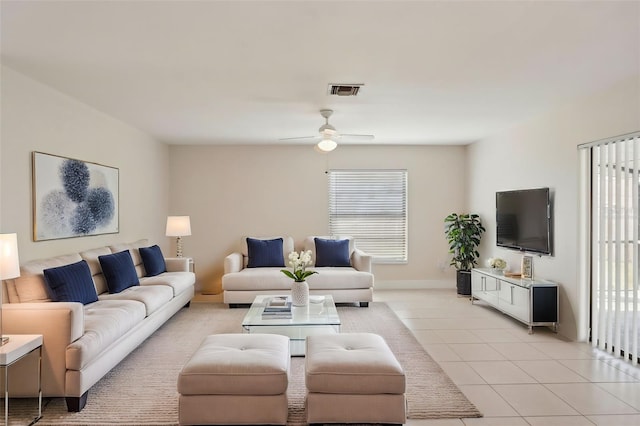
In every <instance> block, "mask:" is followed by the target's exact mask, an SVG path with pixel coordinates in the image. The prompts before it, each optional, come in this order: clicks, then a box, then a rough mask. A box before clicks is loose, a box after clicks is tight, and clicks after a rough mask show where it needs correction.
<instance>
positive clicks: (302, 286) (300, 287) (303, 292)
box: [291, 281, 309, 306]
mask: <svg viewBox="0 0 640 426" xmlns="http://www.w3.org/2000/svg"><path fill="white" fill-rule="evenodd" d="M291 304H292V305H293V306H307V305H308V304H309V284H307V282H306V281H294V282H293V285H291Z"/></svg>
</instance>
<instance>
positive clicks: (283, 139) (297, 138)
mask: <svg viewBox="0 0 640 426" xmlns="http://www.w3.org/2000/svg"><path fill="white" fill-rule="evenodd" d="M301 139H319V138H318V136H298V137H295V138H280V139H278V140H279V141H293V140H301Z"/></svg>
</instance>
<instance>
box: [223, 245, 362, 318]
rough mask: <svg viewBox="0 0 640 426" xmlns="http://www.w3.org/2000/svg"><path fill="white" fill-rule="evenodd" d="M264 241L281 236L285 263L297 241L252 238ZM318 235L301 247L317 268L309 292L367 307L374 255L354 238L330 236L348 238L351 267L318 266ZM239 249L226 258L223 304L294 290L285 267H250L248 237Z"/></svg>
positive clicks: (243, 301) (239, 303) (314, 268)
mask: <svg viewBox="0 0 640 426" xmlns="http://www.w3.org/2000/svg"><path fill="white" fill-rule="evenodd" d="M253 238H256V239H261V240H273V239H274V238H282V240H283V244H282V246H283V247H282V251H283V258H284V262H285V264H286V263H287V259H288V255H289V253H291V252H292V251H296V249H295V242H294V239H293V238H292V237H291V236H283V237H253ZM315 238H316V237H314V236H310V237H307V238H305V239H304V241H303V242H302V244H301V247H300V249H301V250H311V251H312V259H313V262H314V265H312V266H311V267H309V268H308V269H309V270H313V271H317V272H318V273H317V274H314V275H312V276H310V277H308V278H307V283H308V284H309V293H310V294H311V295H313V294H331V295H332V296H333V299H334V301H335V302H336V303H359V304H360V306H363V307H366V306H368V305H369V302H371V301H372V300H373V285H374V276H373V273H372V272H371V256H370V255H368V254H366V253H364V252H363V251H361V250H358V249H356V248H355V247H354V244H353V239H351V238H349V237H344V238H340V237H327V236H320V237H317V238H322V239H332V240H340V239H348V240H349V266H341V267H331V266H321V267H318V266H315V263H316V247H315ZM240 246H241V248H240V251H238V252H234V253H231V254H229V255H228V256H227V257H226V258H225V260H224V275H223V276H222V288H223V291H224V293H223V295H224V303H227V304H229V306H230V307H235V306H237V305H242V304H250V303H252V302H253V300H254V299H255V297H256V296H257V295H261V294H283V293H285V294H286V293H287V292H289V291H291V283H292V280H291V278H287V277H286V276H285V275H284V274H283V273H282V272H280V270H281V269H285V266H274V267H248V266H249V264H250V261H249V249H248V246H247V237H242V239H241V244H240Z"/></svg>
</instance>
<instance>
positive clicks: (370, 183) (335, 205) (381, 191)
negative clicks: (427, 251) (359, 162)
mask: <svg viewBox="0 0 640 426" xmlns="http://www.w3.org/2000/svg"><path fill="white" fill-rule="evenodd" d="M329 232H330V233H331V235H350V236H352V237H353V238H354V239H355V242H356V246H357V247H358V248H359V249H361V250H363V251H365V252H367V253H368V254H371V255H372V256H373V260H374V262H376V263H405V262H406V261H407V171H406V170H330V171H329Z"/></svg>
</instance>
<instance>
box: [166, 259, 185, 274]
mask: <svg viewBox="0 0 640 426" xmlns="http://www.w3.org/2000/svg"><path fill="white" fill-rule="evenodd" d="M164 263H165V265H166V266H167V272H189V258H188V257H165V258H164Z"/></svg>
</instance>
